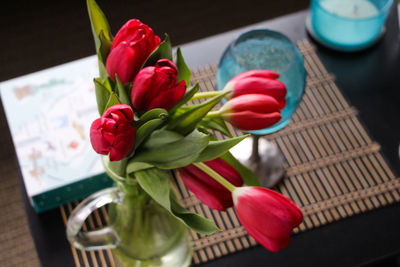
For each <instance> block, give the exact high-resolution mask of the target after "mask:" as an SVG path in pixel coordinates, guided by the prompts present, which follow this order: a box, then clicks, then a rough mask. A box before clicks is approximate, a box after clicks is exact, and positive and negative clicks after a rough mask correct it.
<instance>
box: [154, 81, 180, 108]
mask: <svg viewBox="0 0 400 267" xmlns="http://www.w3.org/2000/svg"><path fill="white" fill-rule="evenodd" d="M185 92H186V84H185V81H180V82H179V83H178V84H177V85H176V86H174V87H172V88H169V89H167V90H164V91H163V92H161V93H160V94H159V95H158V96H157V97H155V98H154V99H153V100H152V101H151V104H150V106H149V108H148V110H150V109H154V108H163V109H166V110H169V109H171V108H173V107H174V106H175V105H176V104H178V102H179V100H181V98H182V97H183V95H184V94H185Z"/></svg>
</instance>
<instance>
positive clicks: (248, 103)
mask: <svg viewBox="0 0 400 267" xmlns="http://www.w3.org/2000/svg"><path fill="white" fill-rule="evenodd" d="M225 105H226V106H229V107H230V108H231V109H232V110H233V111H234V112H240V111H246V110H249V111H253V112H257V113H270V112H278V111H279V110H280V104H279V102H278V101H277V100H276V99H275V98H273V97H272V96H269V95H261V94H246V95H241V96H238V97H235V98H232V99H231V100H229V101H228V102H227V103H226V104H225Z"/></svg>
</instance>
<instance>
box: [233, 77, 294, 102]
mask: <svg viewBox="0 0 400 267" xmlns="http://www.w3.org/2000/svg"><path fill="white" fill-rule="evenodd" d="M277 78H279V74H278V73H276V72H273V71H269V70H251V71H246V72H243V73H241V74H239V75H237V76H235V77H234V78H232V79H231V80H230V81H229V82H228V84H227V85H226V87H225V89H226V90H232V94H230V95H229V96H228V98H235V97H238V96H241V95H245V94H262V95H268V96H272V97H273V98H275V99H276V100H277V101H278V102H280V103H282V102H283V105H282V108H283V107H284V106H285V104H284V100H285V96H286V91H287V90H286V86H285V84H284V83H282V82H281V81H278V80H277Z"/></svg>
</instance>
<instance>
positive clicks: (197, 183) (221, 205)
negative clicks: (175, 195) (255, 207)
mask: <svg viewBox="0 0 400 267" xmlns="http://www.w3.org/2000/svg"><path fill="white" fill-rule="evenodd" d="M204 164H205V165H207V166H208V167H210V168H211V169H213V170H214V171H215V172H217V173H218V174H219V175H221V176H222V177H224V178H225V179H226V180H228V181H229V182H230V183H231V184H233V185H235V186H241V185H243V180H242V177H241V176H240V174H239V173H238V172H237V171H236V170H235V168H233V167H232V166H231V165H229V164H228V163H226V162H225V161H224V160H222V159H220V158H216V159H213V160H210V161H206V162H204ZM178 172H179V174H180V177H181V178H182V181H183V183H184V184H185V185H186V187H187V188H188V189H189V190H190V191H191V192H192V193H193V194H195V195H196V197H197V198H198V199H199V200H200V201H201V202H203V203H204V204H205V205H207V206H208V207H210V208H212V209H216V210H221V211H224V210H226V209H227V208H229V207H232V206H233V201H232V194H231V192H230V191H229V190H228V189H226V188H225V187H223V186H222V185H221V184H219V183H218V182H216V181H215V180H214V179H213V178H212V177H210V176H209V175H208V174H206V173H205V172H203V171H202V170H200V169H199V168H197V167H196V166H194V165H193V164H190V165H188V166H186V167H183V168H180V169H178Z"/></svg>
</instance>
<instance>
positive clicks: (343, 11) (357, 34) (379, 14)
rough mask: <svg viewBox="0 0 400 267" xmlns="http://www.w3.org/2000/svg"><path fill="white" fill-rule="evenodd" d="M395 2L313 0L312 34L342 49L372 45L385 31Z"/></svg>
mask: <svg viewBox="0 0 400 267" xmlns="http://www.w3.org/2000/svg"><path fill="white" fill-rule="evenodd" d="M392 4H393V0H312V3H311V26H312V31H313V33H312V34H313V35H314V37H315V38H316V39H317V40H319V41H320V42H321V43H322V44H325V45H326V46H328V47H331V48H334V49H338V50H343V51H356V50H360V49H363V48H366V47H369V46H370V45H372V44H373V43H374V42H375V41H376V40H377V39H378V38H379V36H380V35H381V34H382V33H383V32H384V29H383V26H384V23H385V20H386V17H387V14H388V12H389V10H390V7H391V5H392Z"/></svg>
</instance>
